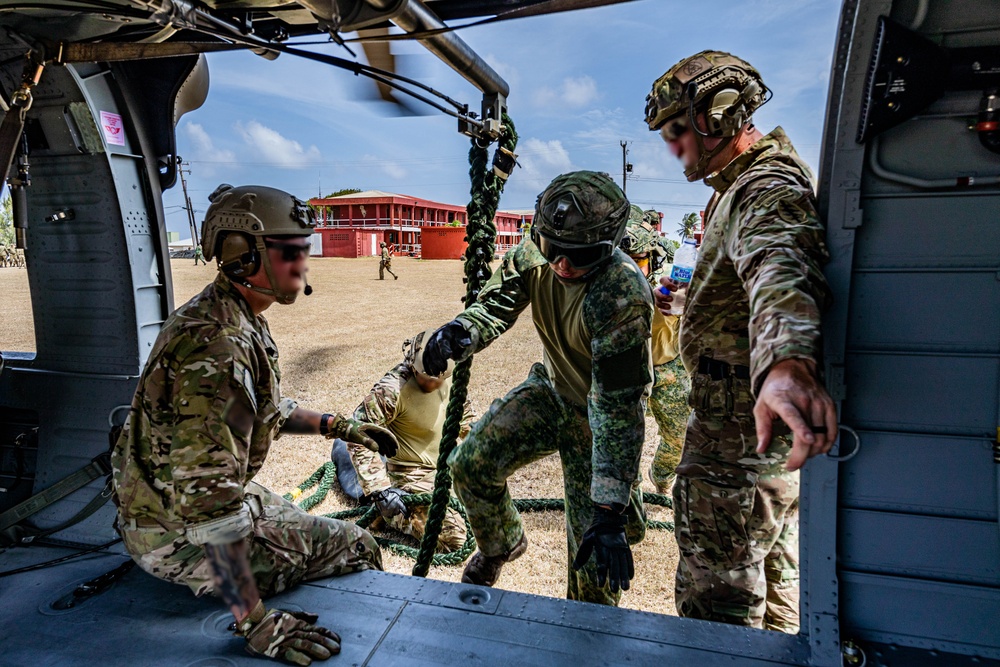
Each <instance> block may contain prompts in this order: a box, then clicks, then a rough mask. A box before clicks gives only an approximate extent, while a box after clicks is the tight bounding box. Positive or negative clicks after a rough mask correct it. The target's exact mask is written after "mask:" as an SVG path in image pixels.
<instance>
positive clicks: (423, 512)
mask: <svg viewBox="0 0 1000 667" xmlns="http://www.w3.org/2000/svg"><path fill="white" fill-rule="evenodd" d="M388 472H389V481H390V482H391V483H392V485H393V486H394V487H396V488H397V489H402V490H403V491H406V492H407V493H432V492H433V491H434V474H435V473H436V472H437V470H436V469H435V468H428V467H425V466H414V467H412V468H407V469H406V470H405V471H401V470H400V469H398V468H397V469H396V470H390V471H388ZM427 510H428V507H427V506H426V505H423V506H420V507H414V508H413V509H412V510H411V511H410V516H408V517H404V516H403V515H401V514H400V515H396V516H394V517H392V518H391V519H389V520H388V521H387V523H388V524H389V526H390V527H392V528H394V529H395V530H398V531H399V532H401V533H403V534H404V535H410V536H411V537H414V538H416V539H418V540H420V539H423V537H424V526H425V525H426V524H427ZM465 539H466V532H465V519H463V518H462V515H461V514H459V513H458V512H456V511H455V510H453V509H451V508H448V510H447V511H446V512H445V515H444V524H442V526H441V534H440V535H439V536H438V543H437V551H438V552H439V553H449V552H451V551H458V550H459V549H461V548H462V547H463V546H464V545H465Z"/></svg>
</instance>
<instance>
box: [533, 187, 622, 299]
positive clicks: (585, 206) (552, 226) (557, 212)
mask: <svg viewBox="0 0 1000 667" xmlns="http://www.w3.org/2000/svg"><path fill="white" fill-rule="evenodd" d="M628 211H629V203H628V199H626V198H625V194H624V193H623V192H622V190H621V188H619V187H618V186H617V185H616V184H615V182H614V181H613V180H611V177H610V176H608V175H607V174H605V173H598V172H594V171H574V172H570V173H568V174H562V175H561V176H557V177H556V178H555V179H554V180H553V181H552V183H550V184H549V186H548V187H547V188H545V190H544V191H542V193H541V194H540V195H538V200H537V201H536V202H535V220H534V223H533V225H532V228H531V240H532V242H533V243H534V244H535V245H536V246H538V249H539V250H540V251H541V252H542V255H544V256H545V259H546V260H548V261H549V262H555V261H558V260H559V259H560V258H562V257H565V258H566V259H567V260H569V262H570V264H572V265H573V266H574V267H575V268H577V269H591V271H588V272H587V274H585V275H584V276H582V277H581V279H585V278H587V277H588V276H590V275H591V273H593V270H595V269H597V268H598V267H600V266H601V265H603V263H604V262H605V261H606V260H607V259H609V258H610V257H611V254H612V253H613V252H614V249H615V246H617V245H618V243H619V242H620V241H621V238H622V235H623V234H624V233H625V224H626V223H627V222H628Z"/></svg>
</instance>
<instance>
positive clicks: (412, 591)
mask: <svg viewBox="0 0 1000 667" xmlns="http://www.w3.org/2000/svg"><path fill="white" fill-rule="evenodd" d="M69 553H72V551H70V550H67V549H62V548H57V547H47V546H46V547H43V546H34V547H30V548H16V549H11V550H8V551H7V552H5V553H3V554H0V569H2V570H10V569H14V568H19V567H23V566H26V565H31V564H33V563H38V562H41V561H45V560H48V559H51V558H57V557H59V556H62V555H66V554H69ZM126 560H127V558H126V557H125V556H124V555H123V554H122V553H121V551H117V552H114V551H112V552H104V553H98V554H93V555H88V556H83V557H80V558H79V559H75V560H72V561H69V562H67V563H64V564H60V565H58V566H55V567H51V568H47V569H42V570H35V571H30V572H25V573H21V574H17V575H14V576H10V577H5V578H0V600H2V601H3V604H2V605H0V623H2V627H3V628H4V635H5V639H4V642H3V648H2V649H0V664H4V665H7V664H9V665H27V664H31V665H33V666H40V665H87V664H95V663H100V664H104V665H137V664H143V665H158V664H171V665H192V666H194V665H198V666H201V667H215V666H219V667H221V666H223V665H243V664H247V665H260V664H263V663H261V662H260V661H259V660H258V659H255V658H252V657H250V656H249V655H247V654H246V653H245V652H244V650H243V645H242V644H243V640H242V639H239V638H236V637H234V636H233V635H232V634H231V633H230V632H228V630H227V626H228V625H229V623H230V622H231V621H232V617H231V616H230V614H229V613H228V611H226V610H225V609H224V608H223V606H222V605H221V604H220V603H219V601H218V600H217V599H214V598H201V599H198V598H195V597H194V596H192V595H191V593H190V592H189V591H188V590H187V589H186V588H184V587H182V586H177V585H172V584H168V583H165V582H162V581H159V580H157V579H155V578H154V577H152V576H150V575H148V574H146V573H145V572H142V571H141V570H139V569H138V568H135V569H133V570H131V571H130V572H128V573H127V574H125V575H124V576H123V577H122V578H121V579H120V580H119V581H118V582H117V583H115V584H114V585H113V586H112V587H111V588H109V589H108V590H106V591H105V592H103V593H100V594H98V595H96V596H94V597H92V598H90V599H87V600H85V601H83V602H80V603H78V604H75V605H74V606H72V607H71V608H68V609H61V610H57V609H55V608H53V603H55V602H56V601H57V600H60V599H62V600H64V601H65V600H66V599H69V598H68V597H67V596H72V594H73V591H74V589H75V588H76V587H77V586H78V585H79V584H81V583H83V582H86V581H88V580H90V579H92V578H94V577H96V576H98V575H101V574H103V573H105V572H108V571H110V570H112V569H114V568H115V567H117V566H118V565H120V564H121V563H123V562H125V561H126ZM272 605H273V606H277V607H284V608H289V609H307V610H309V611H312V612H314V613H318V614H319V615H320V623H322V624H324V625H327V626H328V627H330V628H332V629H334V630H336V631H337V632H338V633H339V634H340V635H341V637H342V639H343V649H342V653H341V654H340V656H339V657H336V658H334V659H332V660H331V661H330V662H329V663H328V664H330V665H337V664H339V665H372V666H375V665H398V664H406V665H408V666H416V665H470V664H471V665H496V664H512V665H514V664H516V665H519V666H526V667H527V666H531V665H539V666H541V667H553V666H555V665H574V666H576V665H598V664H608V665H611V664H614V665H618V664H629V665H650V666H651V667H652V666H653V665H656V666H657V667H661V666H662V665H670V664H690V665H746V666H747V667H757V666H762V665H775V664H804V663H805V662H806V661H807V660H808V658H807V654H806V652H805V648H804V647H803V645H802V644H801V643H800V642H799V641H798V638H796V637H791V636H787V635H783V636H782V635H779V633H766V634H767V635H769V639H773V640H776V641H777V643H776V644H775V643H773V642H769V644H771V645H770V646H769V647H768V648H767V649H766V650H767V651H768V652H770V655H757V656H754V655H737V656H734V655H732V654H731V652H732V651H733V650H734V648H735V649H736V650H737V651H744V652H746V651H747V650H748V649H747V647H748V646H750V645H751V644H754V643H756V642H752V641H750V639H751V636H752V635H758V636H759V635H761V634H764V633H761V631H756V630H747V629H743V628H736V627H730V626H721V625H717V624H713V623H703V622H699V621H691V620H688V619H679V618H674V617H667V616H661V615H657V614H650V613H646V612H640V611H634V610H627V609H614V608H609V607H603V606H600V605H594V604H586V603H579V602H570V601H567V600H559V599H554V598H545V597H541V596H535V595H526V594H522V593H514V592H510V591H503V590H501V589H486V588H481V587H477V586H469V585H463V584H453V583H448V582H442V581H436V580H432V579H420V578H415V577H409V576H403V575H396V574H387V573H383V572H361V573H357V574H352V575H348V576H344V577H338V578H332V579H323V580H319V581H316V582H310V583H308V584H303V585H300V586H298V587H297V588H295V589H293V590H291V591H288V592H286V593H283V594H281V595H278V596H276V597H275V598H273V599H272V600H270V601H269V606H272ZM57 606H58V605H57Z"/></svg>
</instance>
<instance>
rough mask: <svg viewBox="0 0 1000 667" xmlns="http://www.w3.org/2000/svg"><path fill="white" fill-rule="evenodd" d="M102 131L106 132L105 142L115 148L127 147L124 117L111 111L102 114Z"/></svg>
mask: <svg viewBox="0 0 1000 667" xmlns="http://www.w3.org/2000/svg"><path fill="white" fill-rule="evenodd" d="M101 129H102V130H104V140H105V141H107V142H108V143H109V144H114V145H115V146H124V145H125V128H124V126H123V125H122V117H121V116H119V115H118V114H116V113H111V112H110V111H102V112H101Z"/></svg>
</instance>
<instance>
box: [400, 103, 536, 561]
mask: <svg viewBox="0 0 1000 667" xmlns="http://www.w3.org/2000/svg"><path fill="white" fill-rule="evenodd" d="M500 122H501V123H502V124H503V132H502V134H501V135H500V141H499V142H498V147H497V150H499V149H500V148H505V149H507V150H509V151H511V152H514V149H515V148H516V147H517V130H516V129H515V128H514V122H513V121H512V120H511V119H510V116H508V115H507V114H506V113H504V114H503V116H502V117H501V119H500ZM487 148H488V147H482V146H479V145H478V143H477V142H476V140H475V139H473V140H472V146H471V148H470V149H469V178H470V180H471V182H472V185H471V188H470V195H471V199H470V201H469V205H468V206H467V207H466V211H468V215H469V224H468V226H467V227H466V234H467V238H468V243H469V245H468V247H467V248H466V250H465V280H466V291H465V298H464V299H463V301H464V302H465V305H466V306H469V305H470V304H472V303H473V302H474V301H475V300H476V297H477V296H479V291H480V290H481V289H482V288H483V285H485V284H486V281H488V280H489V279H490V276H491V275H492V273H493V271H492V269H491V268H490V262H491V261H492V260H493V253H494V250H495V248H496V246H495V241H496V235H497V230H496V227H495V226H494V224H493V219H494V217H495V216H496V213H497V206H498V205H499V204H500V193H501V192H503V187H504V183H505V182H504V180H503V179H502V178H500V177H499V176H497V175H496V174H495V173H494V172H493V169H492V167H491V165H490V164H489V161H488V159H487V158H488V157H489V152H488V150H487ZM471 373H472V357H469V358H468V359H466V360H465V361H462V362H460V363H458V364H456V365H455V373H454V379H453V380H452V384H451V394H450V395H449V396H448V407H447V408H446V410H445V420H444V427H443V429H442V433H441V445H440V451H439V454H438V460H437V473H436V474H435V475H434V493H433V498H432V500H431V506H430V509H429V510H428V515H427V523H426V525H425V526H424V537H423V539H422V540H421V541H420V551H419V553H418V554H417V562H416V563H415V564H414V566H413V575H414V576H416V577H426V576H427V572H428V571H429V570H430V567H431V562H432V561H433V559H434V551H435V549H436V548H437V541H438V536H439V535H440V534H441V526H442V524H443V523H444V514H445V510H446V509H447V507H448V505H449V501H450V499H451V470H450V469H449V467H448V456H449V455H450V454H451V452H452V451H453V450H454V449H455V447H456V445H458V433H459V430H460V428H461V423H462V416H463V414H464V412H465V399H466V397H467V395H468V389H469V376H470V375H471ZM471 533H472V531H471V530H470V531H469V534H470V535H471Z"/></svg>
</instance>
